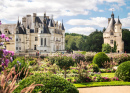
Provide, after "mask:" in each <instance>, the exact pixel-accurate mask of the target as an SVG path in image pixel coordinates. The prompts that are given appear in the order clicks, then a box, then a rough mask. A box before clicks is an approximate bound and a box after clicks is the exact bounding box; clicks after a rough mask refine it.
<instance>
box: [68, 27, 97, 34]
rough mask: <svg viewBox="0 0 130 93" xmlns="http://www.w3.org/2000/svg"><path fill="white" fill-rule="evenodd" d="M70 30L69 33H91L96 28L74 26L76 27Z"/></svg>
mask: <svg viewBox="0 0 130 93" xmlns="http://www.w3.org/2000/svg"><path fill="white" fill-rule="evenodd" d="M68 31H69V33H77V34H83V35H89V34H90V33H92V32H94V31H95V28H92V27H74V28H71V29H68Z"/></svg>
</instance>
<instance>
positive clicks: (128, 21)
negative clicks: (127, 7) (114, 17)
mask: <svg viewBox="0 0 130 93" xmlns="http://www.w3.org/2000/svg"><path fill="white" fill-rule="evenodd" d="M120 20H121V22H122V27H130V13H128V17H127V18H122V19H120Z"/></svg>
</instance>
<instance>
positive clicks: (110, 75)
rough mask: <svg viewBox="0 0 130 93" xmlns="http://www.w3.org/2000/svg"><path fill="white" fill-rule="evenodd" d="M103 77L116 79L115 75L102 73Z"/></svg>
mask: <svg viewBox="0 0 130 93" xmlns="http://www.w3.org/2000/svg"><path fill="white" fill-rule="evenodd" d="M101 76H102V77H109V78H112V77H115V73H101Z"/></svg>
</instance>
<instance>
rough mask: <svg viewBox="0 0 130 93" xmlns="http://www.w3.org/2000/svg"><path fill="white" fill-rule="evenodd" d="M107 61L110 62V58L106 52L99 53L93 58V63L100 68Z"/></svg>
mask: <svg viewBox="0 0 130 93" xmlns="http://www.w3.org/2000/svg"><path fill="white" fill-rule="evenodd" d="M105 61H108V62H110V59H109V57H108V56H107V55H106V54H105V53H104V52H99V53H97V54H96V55H95V56H94V58H93V63H95V64H97V65H98V67H103V65H102V64H103V63H104V62H105Z"/></svg>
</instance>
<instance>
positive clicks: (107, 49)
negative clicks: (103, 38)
mask: <svg viewBox="0 0 130 93" xmlns="http://www.w3.org/2000/svg"><path fill="white" fill-rule="evenodd" d="M102 52H105V53H110V52H111V46H110V45H109V44H102Z"/></svg>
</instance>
